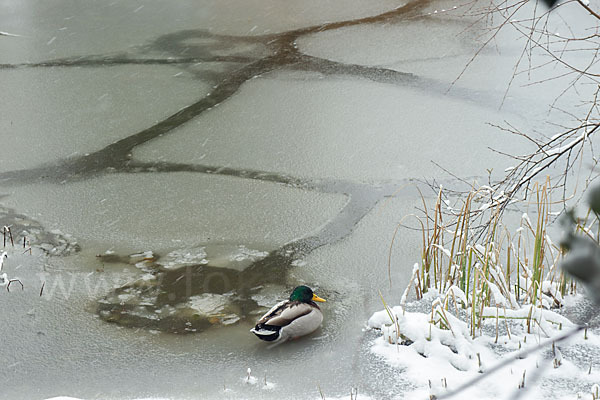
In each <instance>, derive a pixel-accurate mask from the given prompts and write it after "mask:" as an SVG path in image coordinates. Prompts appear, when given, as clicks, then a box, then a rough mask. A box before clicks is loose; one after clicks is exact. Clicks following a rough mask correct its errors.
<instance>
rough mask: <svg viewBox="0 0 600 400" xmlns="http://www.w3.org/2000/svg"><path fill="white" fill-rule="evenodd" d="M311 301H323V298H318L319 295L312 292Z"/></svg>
mask: <svg viewBox="0 0 600 400" xmlns="http://www.w3.org/2000/svg"><path fill="white" fill-rule="evenodd" d="M312 299H313V301H320V302H322V303H323V302H325V299H322V298H320V297H319V296H317V295H316V294H314V293H313V298H312Z"/></svg>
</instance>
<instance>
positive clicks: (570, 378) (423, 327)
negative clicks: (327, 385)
mask: <svg viewBox="0 0 600 400" xmlns="http://www.w3.org/2000/svg"><path fill="white" fill-rule="evenodd" d="M440 298H443V296H440V295H439V294H438V293H437V292H435V291H432V292H429V293H428V294H427V295H426V296H425V298H424V299H423V300H421V301H419V302H415V303H409V304H408V305H407V306H406V307H405V308H404V307H401V306H397V307H393V308H392V309H391V310H392V312H393V314H394V315H395V316H396V317H397V319H398V321H397V324H396V323H392V322H391V320H390V316H389V315H388V311H386V310H382V311H379V312H376V313H375V314H373V316H372V317H371V318H370V319H369V322H368V325H369V327H370V328H372V329H375V330H378V331H379V330H380V331H381V334H380V336H379V337H378V338H377V339H376V340H374V342H373V346H372V351H373V352H374V353H375V354H377V355H378V356H380V357H381V358H382V360H384V361H385V363H386V364H387V365H389V366H390V368H394V369H396V370H397V372H398V376H399V379H398V381H399V382H398V384H400V385H404V386H405V387H406V392H405V393H404V398H406V399H424V398H429V396H430V395H434V396H437V397H440V398H443V396H444V394H445V393H452V392H454V390H455V389H457V388H459V387H461V386H462V385H464V384H466V383H467V382H470V381H471V380H473V379H476V378H480V380H478V381H476V382H475V383H473V384H471V385H468V387H467V388H466V389H465V390H461V391H460V392H459V393H457V394H456V395H455V397H453V398H480V399H510V398H514V397H515V396H517V395H520V396H522V398H526V399H548V398H553V399H573V398H586V399H592V398H593V397H592V393H594V394H595V391H596V390H597V389H596V388H597V387H598V384H600V371H599V370H598V368H597V367H596V366H595V364H594V363H595V362H597V354H600V336H599V335H598V334H597V332H595V331H593V330H592V329H591V328H590V329H589V330H587V329H586V330H584V329H580V330H577V326H576V325H575V324H573V323H571V322H570V321H569V320H568V319H567V318H565V317H563V316H561V315H560V314H557V313H556V312H554V311H551V310H545V311H541V314H540V315H539V316H538V317H537V318H535V319H536V320H537V321H538V322H537V323H536V322H533V323H532V326H531V329H530V330H529V332H528V329H527V325H528V324H527V316H528V314H529V313H530V308H529V307H524V308H522V309H520V310H516V311H514V312H512V313H510V314H509V313H508V312H507V311H506V310H505V309H503V308H498V309H496V308H494V310H492V309H490V310H488V311H489V312H488V314H489V316H490V318H488V319H486V320H485V323H484V326H483V327H482V332H481V333H480V332H477V335H476V337H475V338H472V336H471V335H472V334H471V331H470V326H469V324H468V323H466V322H464V315H465V314H464V312H463V313H462V314H459V315H460V317H461V318H456V317H455V316H454V315H453V314H454V311H453V307H452V306H451V309H452V311H448V312H447V315H448V319H449V320H450V323H451V329H440V328H439V326H437V325H435V324H432V323H431V320H432V318H431V308H432V303H434V302H435V301H436V300H437V299H440ZM584 301H585V300H584V299H583V297H582V296H581V295H579V296H575V297H570V298H568V304H569V305H567V306H566V307H567V308H570V307H575V306H576V305H577V304H579V303H581V302H584ZM496 311H497V312H498V314H497V315H498V316H499V318H500V319H498V320H497V319H496V318H494V317H495V316H496ZM508 311H512V310H508ZM505 312H506V313H507V314H506V315H507V316H509V317H511V318H513V319H510V320H508V322H505V321H507V320H506V319H504V313H505ZM536 313H538V314H539V313H540V310H539V309H534V316H535V314H536ZM517 314H518V315H517ZM517 317H520V318H521V319H516V318H517ZM550 321H551V322H550ZM397 329H399V332H400V333H401V335H403V336H402V337H401V338H400V339H399V340H396V338H397V335H396V330H397ZM570 333H572V335H571V336H569V338H568V339H566V340H564V341H561V342H557V343H556V344H555V346H553V345H552V341H553V339H555V338H559V337H562V336H564V335H569V334H570ZM496 334H497V335H496ZM542 343H545V344H546V346H543V347H542V348H541V349H539V350H538V351H533V352H532V353H531V354H526V355H523V356H519V354H520V353H523V352H525V351H528V350H532V349H533V348H536V347H537V346H538V345H540V344H542ZM508 360H511V362H507V361H508ZM504 362H506V365H505V366H503V367H502V368H500V369H499V370H496V369H495V366H496V365H498V364H500V363H504ZM492 368H494V371H493V372H492V373H487V371H488V370H491V369H492ZM521 386H524V387H521ZM520 392H525V393H520Z"/></svg>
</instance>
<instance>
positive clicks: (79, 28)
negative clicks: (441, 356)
mask: <svg viewBox="0 0 600 400" xmlns="http://www.w3.org/2000/svg"><path fill="white" fill-rule="evenodd" d="M454 4H455V2H442V1H433V0H414V1H400V0H381V1H376V2H365V1H360V0H350V1H341V0H331V1H327V2H322V1H313V0H311V1H307V2H298V3H282V2H281V1H276V0H251V1H239V0H202V1H191V0H183V1H178V2H170V1H166V0H136V1H112V0H99V1H93V2H85V4H83V3H81V2H77V1H72V0H57V1H54V2H39V1H34V0H0V31H1V32H5V33H8V34H10V35H0V87H1V88H2V90H1V91H0V111H1V116H0V154H1V159H0V227H1V226H4V225H12V228H11V229H12V231H13V233H14V239H15V240H16V241H17V242H18V243H17V244H19V245H21V244H22V241H23V238H24V237H26V238H25V241H26V242H27V240H29V242H31V245H32V250H31V252H25V253H23V251H24V249H23V248H21V247H18V246H16V247H14V248H13V247H11V246H10V245H8V244H7V251H8V253H9V258H8V259H7V261H6V262H5V266H4V268H5V271H6V272H7V273H9V274H10V275H11V276H18V277H19V278H20V279H21V281H22V282H23V285H24V289H23V290H22V291H21V290H20V287H15V286H12V287H11V291H10V293H9V292H7V291H4V289H2V291H0V297H1V301H0V302H1V303H2V305H3V308H2V312H0V337H2V339H1V342H0V343H1V344H2V350H3V351H2V357H1V358H2V362H1V363H0V374H1V375H2V377H3V381H4V383H5V385H4V387H3V389H2V394H0V397H3V398H11V399H20V398H22V399H33V398H36V399H45V398H49V397H53V396H58V395H65V396H73V397H80V398H85V399H88V398H100V399H104V398H115V399H120V398H136V397H168V398H176V399H177V398H319V397H320V395H319V391H318V390H319V389H318V387H320V388H321V390H322V391H323V393H324V394H325V395H326V396H328V397H336V396H348V394H349V392H350V390H351V388H356V387H357V388H359V393H364V394H368V395H371V396H373V397H374V398H387V397H390V396H393V395H399V394H401V388H398V387H395V386H394V374H395V373H396V372H395V371H391V370H389V369H388V368H387V367H385V365H384V364H383V363H382V362H381V361H380V360H378V359H376V358H375V356H374V355H372V354H370V353H369V350H368V344H369V342H370V341H371V340H372V339H373V336H372V335H371V334H370V333H365V332H364V331H363V327H364V326H365V323H366V321H367V319H368V318H369V316H370V315H371V314H372V313H373V312H374V311H376V310H379V309H381V302H380V300H379V296H378V291H379V290H381V291H382V293H383V294H384V296H386V298H388V299H389V300H390V302H391V303H394V301H395V300H397V299H398V298H399V297H400V295H401V292H402V289H401V288H403V285H404V283H405V281H406V280H407V279H408V277H407V274H408V272H409V271H410V270H411V268H412V265H413V263H414V262H416V261H418V259H419V254H420V249H419V246H420V240H421V239H420V233H419V232H411V231H401V238H400V240H399V241H398V243H397V245H396V247H395V248H394V252H393V258H392V262H393V269H392V279H393V287H392V288H391V289H390V286H389V282H388V249H389V246H390V242H391V240H392V235H393V232H394V229H395V228H396V225H397V224H398V222H399V221H400V219H401V218H402V217H403V216H404V215H407V214H410V213H413V212H415V208H416V207H420V205H421V197H420V196H419V191H418V190H417V189H416V187H417V186H419V185H420V184H419V183H418V182H417V180H419V179H436V180H437V181H438V182H441V183H444V184H445V185H451V184H452V183H453V182H455V181H456V179H457V178H460V179H469V180H472V179H479V180H481V181H485V180H486V179H487V170H493V171H503V170H504V169H505V168H506V167H508V166H509V164H507V163H508V161H507V160H506V159H505V158H503V157H502V156H501V155H499V154H498V153H493V152H491V151H490V150H489V149H488V147H493V148H495V149H498V150H501V151H504V152H508V153H519V152H523V151H525V150H526V149H527V147H526V146H531V145H530V144H528V143H527V142H522V141H518V140H515V139H514V138H513V137H510V136H506V135H505V134H502V133H501V132H500V131H499V130H498V129H497V128H494V127H493V126H491V125H490V124H500V123H502V121H504V120H509V121H510V122H511V123H513V124H519V126H520V127H521V128H523V129H535V128H538V127H540V126H542V125H543V123H544V122H545V120H546V118H547V114H546V112H547V103H545V102H540V101H539V98H540V96H541V97H550V98H551V97H552V96H556V95H557V94H558V93H559V92H560V91H559V90H558V89H557V92H556V93H554V92H553V91H552V89H551V88H544V89H540V88H537V87H534V88H532V89H527V90H523V88H521V87H520V86H519V85H518V84H517V83H518V82H516V83H515V84H514V87H515V88H514V90H512V91H511V92H510V95H509V96H508V97H507V98H506V101H505V102H504V104H503V106H502V107H500V105H501V103H502V99H503V96H504V94H505V89H506V85H507V83H508V80H509V79H510V76H511V71H512V69H511V68H512V66H513V64H514V60H515V57H518V55H519V54H520V51H521V48H520V47H519V45H516V44H515V43H514V41H512V39H513V38H510V37H508V38H506V39H507V40H506V42H502V41H499V42H498V44H497V46H498V47H497V50H498V51H492V50H486V51H484V52H482V53H481V55H480V57H479V58H477V59H476V61H475V62H474V63H473V64H472V65H471V67H470V69H469V70H468V72H467V73H466V74H465V75H464V76H463V78H462V79H461V80H459V81H458V82H457V83H456V84H455V85H454V86H453V87H452V89H451V90H448V89H449V88H450V85H451V83H452V82H453V81H454V79H455V78H456V77H457V76H458V74H460V72H461V70H462V68H463V67H464V66H465V64H466V63H467V62H468V61H469V60H470V59H471V57H472V55H473V54H474V52H475V51H477V49H478V46H479V44H478V42H477V40H476V39H477V37H478V35H479V32H478V31H477V29H478V27H477V26H475V27H472V26H471V25H472V22H473V21H472V20H471V19H469V18H467V17H464V16H462V14H461V10H460V9H456V10H455V9H453V5H454ZM442 9H444V10H446V9H447V10H448V11H444V12H441V11H440V12H438V10H442ZM517 81H518V80H517ZM569 96H571V95H570V94H567V95H565V96H564V98H563V100H564V101H565V102H567V103H568V102H569V101H570V100H572V99H571V98H570V97H569ZM572 103H573V104H574V103H575V102H574V101H573V102H572ZM507 138H508V140H507ZM445 170H448V171H450V172H451V173H452V174H454V176H453V175H450V174H448V173H447V172H445ZM421 188H422V190H424V193H425V194H426V195H430V194H431V191H428V190H427V188H426V187H425V186H424V185H421ZM27 246H28V244H27V243H26V248H27ZM299 283H305V284H307V285H310V286H312V287H314V288H316V289H317V292H318V294H319V295H321V296H322V297H325V298H326V299H327V300H328V302H327V303H325V304H324V306H323V309H324V314H325V321H324V324H323V327H322V328H321V329H320V330H319V331H318V332H316V333H315V334H313V335H312V336H309V337H307V338H304V339H302V340H298V341H296V342H294V343H290V344H286V345H284V346H279V347H276V348H274V349H267V348H266V346H265V344H264V343H262V342H259V341H258V340H257V339H256V338H255V337H254V335H252V334H250V333H249V332H248V330H249V329H250V327H252V326H253V323H254V322H255V320H256V317H257V315H259V314H260V313H261V312H262V311H264V310H265V307H266V306H269V305H270V304H273V303H274V302H276V301H277V300H278V299H281V298H283V297H287V296H288V295H289V291H290V290H291V288H293V287H294V286H295V285H297V284H299ZM40 294H41V295H40ZM247 368H251V369H252V371H253V375H254V376H255V377H256V378H258V379H259V382H262V383H259V384H256V385H247V384H245V383H244V379H245V377H246V370H247ZM265 382H266V383H267V384H266V385H265Z"/></svg>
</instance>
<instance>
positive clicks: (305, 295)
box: [290, 285, 325, 303]
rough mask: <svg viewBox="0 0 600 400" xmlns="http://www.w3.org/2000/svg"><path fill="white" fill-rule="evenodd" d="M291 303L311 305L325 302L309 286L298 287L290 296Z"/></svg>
mask: <svg viewBox="0 0 600 400" xmlns="http://www.w3.org/2000/svg"><path fill="white" fill-rule="evenodd" d="M290 301H300V302H302V303H310V302H311V301H325V300H323V299H322V298H320V297H319V296H317V295H316V294H314V293H313V291H312V289H311V288H309V287H308V286H304V285H302V286H297V287H296V288H295V289H294V291H293V292H292V294H291V295H290Z"/></svg>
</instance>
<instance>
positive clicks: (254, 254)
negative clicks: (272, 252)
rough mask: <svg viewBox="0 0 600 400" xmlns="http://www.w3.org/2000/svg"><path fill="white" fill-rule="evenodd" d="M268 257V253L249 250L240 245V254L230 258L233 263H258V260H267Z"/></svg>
mask: <svg viewBox="0 0 600 400" xmlns="http://www.w3.org/2000/svg"><path fill="white" fill-rule="evenodd" d="M268 255H269V253H268V252H266V251H259V250H252V249H249V248H247V247H246V246H244V245H240V246H239V248H238V252H237V253H235V254H232V255H231V256H230V257H229V259H230V260H231V261H245V260H252V261H257V260H260V259H263V258H265V257H266V256H268Z"/></svg>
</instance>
